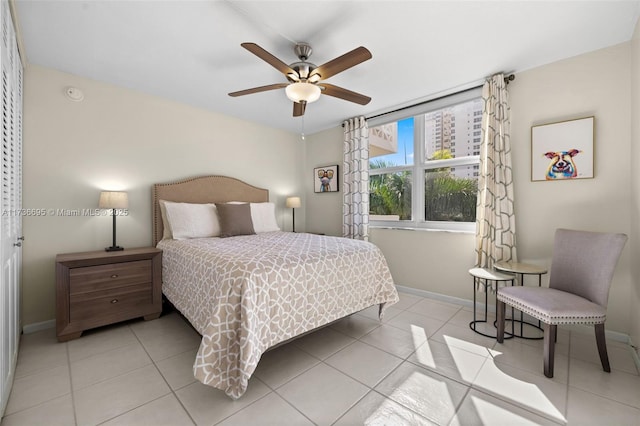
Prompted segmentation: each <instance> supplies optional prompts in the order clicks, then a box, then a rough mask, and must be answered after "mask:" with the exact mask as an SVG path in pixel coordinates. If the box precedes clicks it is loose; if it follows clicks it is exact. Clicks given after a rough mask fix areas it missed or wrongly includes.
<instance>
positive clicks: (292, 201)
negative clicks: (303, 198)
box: [287, 197, 302, 209]
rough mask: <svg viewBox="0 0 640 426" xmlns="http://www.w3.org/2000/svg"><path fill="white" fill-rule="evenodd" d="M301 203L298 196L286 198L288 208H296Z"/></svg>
mask: <svg viewBox="0 0 640 426" xmlns="http://www.w3.org/2000/svg"><path fill="white" fill-rule="evenodd" d="M301 205H302V204H301V203H300V197H289V198H287V208H289V209H297V208H298V207H300V206H301Z"/></svg>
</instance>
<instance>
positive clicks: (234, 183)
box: [151, 176, 269, 247]
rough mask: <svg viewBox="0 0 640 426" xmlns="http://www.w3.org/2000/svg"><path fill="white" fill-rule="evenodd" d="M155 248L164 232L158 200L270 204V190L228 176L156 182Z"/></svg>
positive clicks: (153, 192)
mask: <svg viewBox="0 0 640 426" xmlns="http://www.w3.org/2000/svg"><path fill="white" fill-rule="evenodd" d="M151 197H152V203H153V208H152V209H151V211H152V221H151V222H152V224H153V225H152V226H153V233H152V237H153V247H155V246H156V244H158V241H160V240H161V239H162V234H163V232H164V228H163V224H162V215H161V213H160V203H158V201H159V200H166V201H174V202H179V203H226V202H228V201H246V202H250V203H262V202H266V201H269V191H268V190H267V189H263V188H258V187H255V186H253V185H249V184H248V183H246V182H243V181H241V180H239V179H235V178H231V177H226V176H198V177H193V178H188V179H183V180H180V181H177V182H168V183H156V184H154V185H153V188H152V193H151Z"/></svg>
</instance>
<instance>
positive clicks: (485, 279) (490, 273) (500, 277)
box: [469, 268, 516, 339]
mask: <svg viewBox="0 0 640 426" xmlns="http://www.w3.org/2000/svg"><path fill="white" fill-rule="evenodd" d="M469 274H470V275H471V276H472V277H473V321H471V322H470V323H469V328H471V330H473V331H475V332H476V333H478V334H481V335H483V336H485V337H492V338H496V337H497V333H496V334H495V335H493V336H492V335H490V334H487V333H483V332H482V331H478V330H476V324H477V323H482V322H484V323H486V322H488V321H487V313H488V312H487V311H488V307H487V306H488V303H487V302H488V299H489V289H490V287H491V282H492V281H493V282H495V283H496V290H497V286H498V282H499V281H504V282H511V285H513V281H514V280H515V278H516V277H515V276H513V275H511V274H504V273H502V272H498V271H495V270H491V269H487V268H471V269H469ZM479 285H482V286H483V287H484V319H478V317H477V315H476V308H477V307H476V290H477V289H478V286H479ZM497 305H498V304H497V302H496V310H497ZM496 316H497V312H496ZM493 324H494V326H495V321H494V322H493ZM505 334H506V336H505V339H510V338H512V337H513V336H514V327H513V323H511V334H509V333H505Z"/></svg>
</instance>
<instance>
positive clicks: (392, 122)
mask: <svg viewBox="0 0 640 426" xmlns="http://www.w3.org/2000/svg"><path fill="white" fill-rule="evenodd" d="M480 94H481V93H480V89H473V90H470V91H466V92H462V93H458V94H456V95H452V96H449V97H447V98H440V99H437V100H435V101H432V102H429V103H426V104H421V105H418V106H415V107H411V108H409V109H408V110H404V114H403V113H402V112H395V113H392V114H389V115H388V116H381V117H378V118H374V119H371V120H369V128H370V130H371V131H370V132H369V135H370V137H369V143H370V153H369V190H370V200H369V204H370V209H369V213H370V218H369V219H370V223H371V225H373V226H376V225H377V226H393V227H400V228H434V229H457V230H469V231H472V230H474V229H475V216H476V198H477V192H478V174H479V173H478V172H479V164H480V157H479V153H480V152H479V150H478V143H479V141H478V137H477V136H478V135H476V132H477V133H480V132H479V131H474V132H473V135H471V134H468V133H467V132H466V129H467V128H474V127H475V128H476V129H477V127H476V126H477V124H475V125H474V117H476V118H477V117H478V115H480V116H481V115H482V101H481V99H480ZM456 130H457V132H456ZM474 130H475V129H474ZM456 133H457V138H456V137H455V135H456ZM377 135H387V138H386V139H384V140H383V139H381V138H379V137H378V136H377Z"/></svg>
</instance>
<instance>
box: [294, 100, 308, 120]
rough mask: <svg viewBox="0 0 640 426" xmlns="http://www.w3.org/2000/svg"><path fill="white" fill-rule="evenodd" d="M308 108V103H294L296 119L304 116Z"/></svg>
mask: <svg viewBox="0 0 640 426" xmlns="http://www.w3.org/2000/svg"><path fill="white" fill-rule="evenodd" d="M306 107H307V103H306V102H304V101H302V102H294V103H293V116H294V117H300V116H302V115H304V110H305V109H306Z"/></svg>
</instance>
